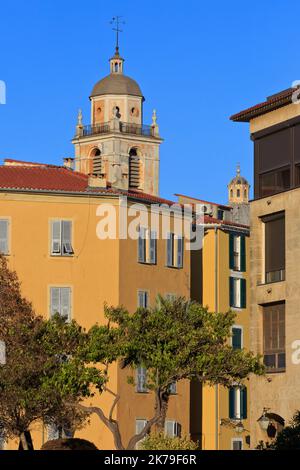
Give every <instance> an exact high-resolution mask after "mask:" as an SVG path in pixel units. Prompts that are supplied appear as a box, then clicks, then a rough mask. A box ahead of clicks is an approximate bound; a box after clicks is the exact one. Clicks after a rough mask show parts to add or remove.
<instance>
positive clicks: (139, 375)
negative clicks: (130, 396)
mask: <svg viewBox="0 0 300 470" xmlns="http://www.w3.org/2000/svg"><path fill="white" fill-rule="evenodd" d="M136 391H137V392H138V393H147V392H148V389H147V369H146V368H145V367H143V366H139V367H138V368H137V369H136Z"/></svg>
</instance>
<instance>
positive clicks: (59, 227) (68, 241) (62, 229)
mask: <svg viewBox="0 0 300 470" xmlns="http://www.w3.org/2000/svg"><path fill="white" fill-rule="evenodd" d="M73 253H74V251H73V248H72V222H71V221H69V220H53V221H52V222H51V255H55V256H70V255H72V254H73Z"/></svg>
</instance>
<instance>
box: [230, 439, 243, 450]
mask: <svg viewBox="0 0 300 470" xmlns="http://www.w3.org/2000/svg"><path fill="white" fill-rule="evenodd" d="M231 449H232V450H243V439H231Z"/></svg>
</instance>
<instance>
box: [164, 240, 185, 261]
mask: <svg viewBox="0 0 300 470" xmlns="http://www.w3.org/2000/svg"><path fill="white" fill-rule="evenodd" d="M167 266H168V267H171V268H182V267H183V237H180V236H178V235H175V234H174V233H168V238H167Z"/></svg>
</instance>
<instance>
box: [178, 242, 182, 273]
mask: <svg viewBox="0 0 300 470" xmlns="http://www.w3.org/2000/svg"><path fill="white" fill-rule="evenodd" d="M182 266H183V238H182V237H177V268H182Z"/></svg>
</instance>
